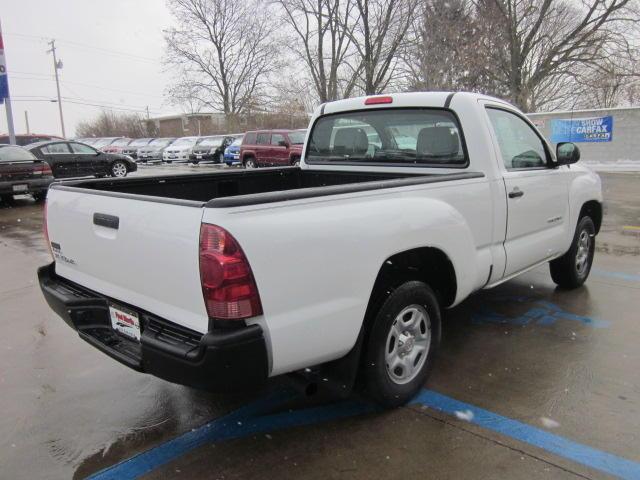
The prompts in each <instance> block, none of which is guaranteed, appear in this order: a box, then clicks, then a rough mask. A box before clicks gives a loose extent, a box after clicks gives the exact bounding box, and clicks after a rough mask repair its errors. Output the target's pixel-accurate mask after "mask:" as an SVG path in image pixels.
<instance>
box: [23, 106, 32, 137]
mask: <svg viewBox="0 0 640 480" xmlns="http://www.w3.org/2000/svg"><path fill="white" fill-rule="evenodd" d="M24 123H25V125H26V126H27V135H29V134H30V133H31V130H30V129H29V112H27V111H26V110H25V111H24Z"/></svg>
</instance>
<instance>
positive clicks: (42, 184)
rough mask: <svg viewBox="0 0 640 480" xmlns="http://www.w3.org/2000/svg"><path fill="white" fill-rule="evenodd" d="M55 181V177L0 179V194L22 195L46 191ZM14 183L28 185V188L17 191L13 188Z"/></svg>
mask: <svg viewBox="0 0 640 480" xmlns="http://www.w3.org/2000/svg"><path fill="white" fill-rule="evenodd" d="M51 182H53V178H39V179H37V180H33V179H28V180H11V181H9V182H7V181H4V182H3V181H0V194H2V195H20V194H23V193H39V192H46V191H47V189H48V188H49V185H51ZM14 185H27V190H22V191H15V190H14V189H13V186H14Z"/></svg>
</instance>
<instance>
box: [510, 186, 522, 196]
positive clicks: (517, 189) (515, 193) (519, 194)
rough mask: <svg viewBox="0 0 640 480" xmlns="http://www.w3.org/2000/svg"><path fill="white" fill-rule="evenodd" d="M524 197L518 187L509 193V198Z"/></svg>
mask: <svg viewBox="0 0 640 480" xmlns="http://www.w3.org/2000/svg"><path fill="white" fill-rule="evenodd" d="M523 195H524V192H523V191H522V190H520V189H519V188H518V187H515V188H514V189H513V190H511V191H510V192H509V198H518V197H521V196H523Z"/></svg>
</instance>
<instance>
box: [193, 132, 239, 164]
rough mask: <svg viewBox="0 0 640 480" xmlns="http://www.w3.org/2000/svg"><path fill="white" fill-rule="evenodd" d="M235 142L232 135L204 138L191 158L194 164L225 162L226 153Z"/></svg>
mask: <svg viewBox="0 0 640 480" xmlns="http://www.w3.org/2000/svg"><path fill="white" fill-rule="evenodd" d="M234 140H235V137H234V136H232V135H214V136H211V137H202V138H201V139H200V140H199V141H198V143H197V144H196V146H195V147H193V151H192V153H191V156H190V160H191V162H193V163H199V162H202V161H213V162H214V163H222V162H224V151H225V149H226V148H227V147H228V146H229V145H231V143H232V142H233V141H234Z"/></svg>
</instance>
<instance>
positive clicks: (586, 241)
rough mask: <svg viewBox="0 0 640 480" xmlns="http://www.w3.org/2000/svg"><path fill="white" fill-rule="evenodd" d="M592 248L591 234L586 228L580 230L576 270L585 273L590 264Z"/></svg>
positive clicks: (580, 273)
mask: <svg viewBox="0 0 640 480" xmlns="http://www.w3.org/2000/svg"><path fill="white" fill-rule="evenodd" d="M590 249H591V236H590V235H589V232H587V231H586V230H582V231H581V232H580V236H579V237H578V250H577V251H576V271H577V272H578V274H579V275H582V274H584V272H585V271H586V270H587V266H588V265H589V250H590Z"/></svg>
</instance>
